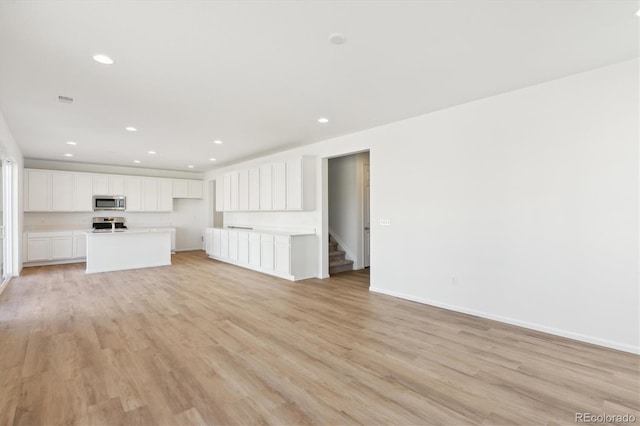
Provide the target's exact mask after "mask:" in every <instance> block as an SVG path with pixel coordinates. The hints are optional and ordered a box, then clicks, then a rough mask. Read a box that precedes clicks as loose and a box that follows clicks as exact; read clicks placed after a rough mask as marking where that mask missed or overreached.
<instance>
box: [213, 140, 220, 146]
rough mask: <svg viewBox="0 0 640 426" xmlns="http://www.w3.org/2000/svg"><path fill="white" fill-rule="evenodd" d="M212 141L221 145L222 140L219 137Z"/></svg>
mask: <svg viewBox="0 0 640 426" xmlns="http://www.w3.org/2000/svg"><path fill="white" fill-rule="evenodd" d="M213 143H215V144H216V145H222V141H221V140H219V139H216V140H215V141H213Z"/></svg>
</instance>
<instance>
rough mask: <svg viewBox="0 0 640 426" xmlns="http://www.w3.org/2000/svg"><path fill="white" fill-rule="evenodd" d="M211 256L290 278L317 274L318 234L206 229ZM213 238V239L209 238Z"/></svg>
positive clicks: (301, 277)
mask: <svg viewBox="0 0 640 426" xmlns="http://www.w3.org/2000/svg"><path fill="white" fill-rule="evenodd" d="M205 236H206V238H207V244H206V245H207V247H211V248H210V249H208V251H207V254H208V255H209V257H211V258H213V259H216V260H221V261H224V262H228V263H232V264H234V265H237V266H241V267H244V268H248V269H253V270H256V271H259V272H264V273H266V274H270V275H275V276H278V277H281V278H285V279H288V280H291V281H296V280H301V279H306V278H312V277H315V276H317V275H318V239H317V236H316V235H315V234H292V235H282V233H278V232H275V233H274V232H268V231H263V232H258V231H257V230H256V231H253V232H247V231H237V230H232V229H219V228H207V229H206V230H205ZM209 240H211V241H209Z"/></svg>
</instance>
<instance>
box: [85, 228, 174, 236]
mask: <svg viewBox="0 0 640 426" xmlns="http://www.w3.org/2000/svg"><path fill="white" fill-rule="evenodd" d="M175 230H176V228H131V229H125V230H123V231H114V232H93V230H91V231H85V232H84V233H85V234H87V236H89V235H123V234H145V233H149V232H175Z"/></svg>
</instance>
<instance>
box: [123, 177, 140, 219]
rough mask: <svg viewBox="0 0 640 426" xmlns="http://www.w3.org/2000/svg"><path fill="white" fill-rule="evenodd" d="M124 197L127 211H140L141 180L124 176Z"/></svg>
mask: <svg viewBox="0 0 640 426" xmlns="http://www.w3.org/2000/svg"><path fill="white" fill-rule="evenodd" d="M124 195H125V197H127V199H126V202H127V211H130V212H139V211H142V180H141V178H140V177H139V176H125V178H124Z"/></svg>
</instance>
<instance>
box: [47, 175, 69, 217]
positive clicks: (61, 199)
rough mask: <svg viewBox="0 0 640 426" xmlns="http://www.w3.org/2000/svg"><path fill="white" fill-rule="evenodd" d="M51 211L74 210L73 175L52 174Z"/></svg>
mask: <svg viewBox="0 0 640 426" xmlns="http://www.w3.org/2000/svg"><path fill="white" fill-rule="evenodd" d="M51 210H52V211H54V212H70V211H72V210H73V173H70V172H53V173H51Z"/></svg>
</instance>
